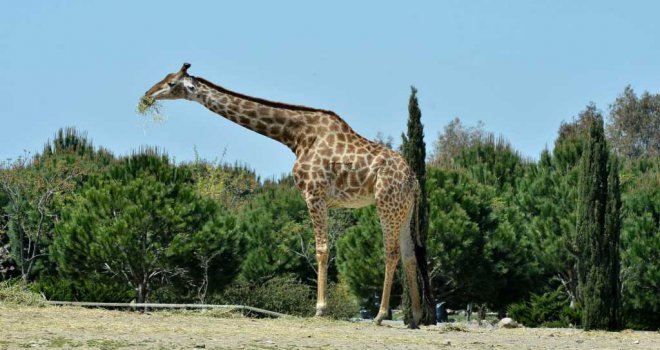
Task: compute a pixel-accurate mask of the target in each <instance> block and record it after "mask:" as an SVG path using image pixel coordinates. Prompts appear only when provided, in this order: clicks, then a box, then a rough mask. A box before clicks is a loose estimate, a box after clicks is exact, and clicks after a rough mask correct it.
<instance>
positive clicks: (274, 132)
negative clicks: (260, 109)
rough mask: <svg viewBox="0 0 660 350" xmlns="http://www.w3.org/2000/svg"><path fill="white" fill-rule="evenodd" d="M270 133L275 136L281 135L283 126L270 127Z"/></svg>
mask: <svg viewBox="0 0 660 350" xmlns="http://www.w3.org/2000/svg"><path fill="white" fill-rule="evenodd" d="M270 133H271V134H272V135H273V136H279V135H280V134H282V128H281V127H279V126H274V127H272V128H271V129H270Z"/></svg>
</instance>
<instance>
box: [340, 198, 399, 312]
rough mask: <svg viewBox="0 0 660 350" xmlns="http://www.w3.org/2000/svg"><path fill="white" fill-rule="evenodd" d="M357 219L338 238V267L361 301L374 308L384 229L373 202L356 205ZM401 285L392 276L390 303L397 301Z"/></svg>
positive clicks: (380, 284)
mask: <svg viewBox="0 0 660 350" xmlns="http://www.w3.org/2000/svg"><path fill="white" fill-rule="evenodd" d="M356 219H357V222H356V224H355V226H353V227H350V228H349V229H348V230H347V231H346V232H345V233H344V234H343V235H342V236H341V237H340V238H339V239H338V240H337V267H338V269H339V273H340V275H341V276H342V279H343V280H344V281H345V282H346V284H347V285H348V288H349V289H350V290H351V292H352V293H353V294H354V295H356V296H357V297H358V298H360V300H361V303H360V304H361V305H362V306H363V307H367V308H373V307H374V305H375V303H376V302H377V299H378V298H379V297H380V293H381V292H382V289H383V280H384V279H385V257H384V251H385V249H384V247H383V233H382V230H381V227H380V220H379V219H378V215H377V214H376V208H375V207H374V206H370V207H366V208H362V209H358V210H357V211H356ZM400 294H401V285H400V284H399V283H398V281H397V279H395V283H394V286H393V287H392V300H391V301H390V303H391V305H398V303H400V299H399V296H400Z"/></svg>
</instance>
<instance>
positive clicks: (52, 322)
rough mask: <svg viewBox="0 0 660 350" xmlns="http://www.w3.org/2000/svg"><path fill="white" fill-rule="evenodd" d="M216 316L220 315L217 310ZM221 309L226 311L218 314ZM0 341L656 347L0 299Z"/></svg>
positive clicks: (635, 338) (565, 332)
mask: <svg viewBox="0 0 660 350" xmlns="http://www.w3.org/2000/svg"><path fill="white" fill-rule="evenodd" d="M217 316H221V317H217ZM225 316H228V317H225ZM0 329H1V330H2V333H1V335H2V336H0V349H15V348H24V347H51V348H53V347H55V348H64V347H66V348H81V349H83V348H94V349H184V348H185V349H191V348H205V349H221V348H222V349H225V348H230V349H235V348H246V349H255V348H260V349H263V348H268V349H438V348H452V349H532V348H533V349H558V348H562V349H657V344H660V334H659V333H657V332H633V331H624V332H618V333H608V332H584V331H581V330H575V329H547V328H546V329H529V328H528V329H525V328H516V329H493V328H479V327H465V328H464V329H461V330H460V331H454V330H450V329H449V328H444V327H436V326H432V327H422V329H421V330H416V331H412V330H408V329H406V328H404V327H403V326H400V325H389V326H381V327H377V326H375V325H373V324H371V323H351V322H342V321H331V320H326V319H316V318H287V319H251V318H246V317H241V316H238V315H235V314H233V315H215V314H213V313H198V312H191V311H185V312H153V313H144V314H142V313H137V312H127V311H109V310H100V309H83V308H75V307H41V308H38V307H27V306H15V305H11V306H10V305H7V304H2V303H0Z"/></svg>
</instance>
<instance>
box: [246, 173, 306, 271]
mask: <svg viewBox="0 0 660 350" xmlns="http://www.w3.org/2000/svg"><path fill="white" fill-rule="evenodd" d="M240 231H241V232H242V233H243V234H244V235H245V240H246V252H247V253H246V255H245V257H244V259H243V263H242V266H241V273H240V277H241V278H242V279H244V280H246V281H259V280H267V279H270V278H272V277H274V276H276V275H281V274H286V273H295V274H296V275H297V276H299V277H300V278H301V279H302V280H311V281H315V280H316V272H315V264H316V261H315V258H314V246H313V245H310V244H308V243H310V242H313V241H314V234H313V233H312V227H311V223H310V220H309V214H308V211H307V205H306V203H305V201H304V200H303V198H302V196H301V195H300V192H299V191H298V190H297V189H296V188H295V187H294V186H292V185H291V184H289V183H287V182H286V181H281V182H280V183H273V184H267V185H265V186H264V187H263V188H262V189H261V191H260V192H259V193H258V194H256V195H255V196H254V197H253V198H252V200H251V201H250V203H248V204H247V206H246V208H245V213H244V214H243V215H242V216H241V224H240Z"/></svg>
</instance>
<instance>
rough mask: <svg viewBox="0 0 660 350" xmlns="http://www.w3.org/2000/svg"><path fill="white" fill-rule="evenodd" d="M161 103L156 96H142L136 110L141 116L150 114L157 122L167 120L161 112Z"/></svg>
mask: <svg viewBox="0 0 660 350" xmlns="http://www.w3.org/2000/svg"><path fill="white" fill-rule="evenodd" d="M160 110H161V105H160V103H158V101H156V100H155V99H154V98H152V97H149V96H142V98H141V99H140V102H138V105H137V108H136V111H137V113H138V114H139V115H141V116H150V117H151V119H152V120H153V121H155V122H160V121H164V120H165V116H164V115H162V114H161V113H160Z"/></svg>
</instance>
